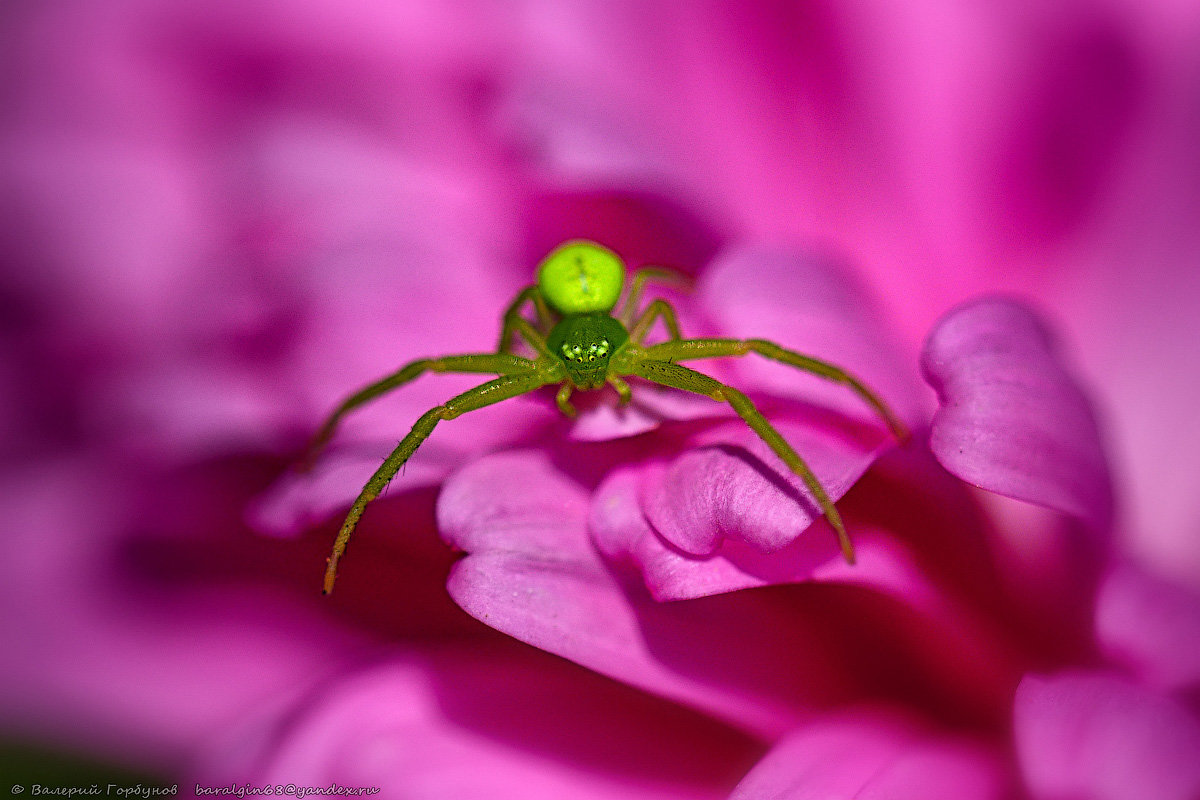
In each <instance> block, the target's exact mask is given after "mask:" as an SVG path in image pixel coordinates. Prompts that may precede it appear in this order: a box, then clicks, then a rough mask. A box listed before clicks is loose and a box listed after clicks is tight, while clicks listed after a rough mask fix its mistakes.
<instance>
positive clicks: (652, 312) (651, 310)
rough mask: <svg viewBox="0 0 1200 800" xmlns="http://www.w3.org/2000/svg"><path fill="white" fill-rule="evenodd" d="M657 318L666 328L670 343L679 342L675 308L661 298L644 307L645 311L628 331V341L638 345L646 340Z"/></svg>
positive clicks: (680, 335)
mask: <svg viewBox="0 0 1200 800" xmlns="http://www.w3.org/2000/svg"><path fill="white" fill-rule="evenodd" d="M659 317H662V321H663V324H664V325H666V326H667V334H668V335H669V336H670V341H672V342H677V341H679V340H680V339H681V337H682V334H680V332H679V319H678V318H677V317H676V316H675V308H674V307H673V306H672V305H671V304H670V303H668V302H667V301H666V300H663V299H661V298H660V299H657V300H655V301H654V302H652V303H651V304H650V305H648V306H646V310H645V311H643V312H642V315H641V316H640V317H638V318H637V321H635V322H634V323H633V327H632V328H630V329H629V341H631V342H633V343H634V344H636V345H640V344H641V343H642V341H643V340H644V339H645V338H646V334H648V333H650V328H651V327H653V326H654V321H655V320H656V319H658V318H659Z"/></svg>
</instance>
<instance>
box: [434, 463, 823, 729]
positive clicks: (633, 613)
mask: <svg viewBox="0 0 1200 800" xmlns="http://www.w3.org/2000/svg"><path fill="white" fill-rule="evenodd" d="M586 512H587V496H586V494H585V493H584V491H583V490H582V489H581V488H580V487H579V486H577V485H575V484H573V483H571V482H570V481H569V480H568V479H566V478H565V477H564V476H563V475H562V474H561V473H559V472H558V471H557V470H556V469H555V468H554V467H553V466H552V465H551V463H550V461H549V459H548V457H547V456H546V455H544V454H539V453H507V454H501V455H494V456H488V457H485V458H483V459H480V460H479V461H476V462H474V463H473V464H471V465H470V466H468V467H466V468H464V469H463V470H462V471H460V472H458V473H457V474H455V475H454V476H453V477H452V478H451V479H450V480H449V481H447V483H446V484H445V486H444V488H443V492H442V495H441V498H440V500H439V503H438V521H439V528H440V529H441V531H442V535H443V536H444V537H445V538H446V540H447V541H448V542H449V543H450V544H452V545H455V546H457V547H460V548H462V549H464V550H466V551H467V552H468V553H469V555H468V556H467V557H466V558H464V559H463V560H462V561H460V562H458V564H456V565H455V567H454V570H453V571H452V572H451V575H450V580H449V584H448V589H449V591H450V594H451V596H452V597H453V598H454V600H455V601H456V602H457V603H458V604H459V605H460V606H462V608H463V609H464V610H466V611H467V612H468V613H469V614H471V615H472V616H474V617H476V618H477V619H480V620H482V621H483V622H485V623H486V624H488V625H490V626H492V627H494V628H496V629H498V630H501V631H504V632H505V633H508V634H510V635H512V636H514V637H516V638H518V639H520V640H522V641H525V642H528V643H529V644H532V645H534V646H536V647H540V648H542V649H544V650H548V651H549V652H552V653H556V654H558V655H561V656H564V657H565V658H569V659H571V660H572V661H575V662H577V663H579V664H582V665H584V666H586V667H589V668H591V669H594V670H596V671H598V672H601V673H603V674H606V675H609V676H611V677H614V678H617V679H619V680H622V681H625V682H627V683H630V684H632V685H634V686H639V687H642V688H644V689H647V690H649V691H651V692H654V693H656V694H660V695H663V696H665V697H669V698H672V699H675V700H678V701H680V702H683V703H685V704H687V705H691V706H693V707H697V708H702V709H705V710H707V711H709V712H710V713H713V714H715V715H717V716H719V717H722V718H725V719H729V720H731V721H734V722H735V723H737V724H738V725H740V726H743V727H745V728H747V729H749V730H753V731H757V732H760V733H770V734H777V733H779V732H781V731H783V730H785V729H787V728H788V727H790V726H791V725H792V724H794V722H795V720H796V718H797V714H799V713H800V711H799V709H801V708H805V707H808V706H810V705H811V704H812V703H814V702H818V699H819V702H828V701H830V700H831V699H832V698H834V697H837V696H840V695H841V694H842V692H844V691H845V689H846V686H845V684H844V677H843V676H840V675H839V674H838V670H837V667H836V665H835V664H834V660H833V659H831V658H830V656H829V655H828V653H827V652H825V651H824V650H823V647H824V645H828V644H829V642H827V641H814V639H815V638H816V637H818V635H819V634H820V632H821V631H822V628H821V625H822V622H821V620H819V619H815V618H813V619H806V618H804V617H797V616H796V615H795V613H794V608H792V607H791V606H788V605H780V604H777V603H776V602H774V601H773V600H772V598H771V597H770V596H768V595H762V594H747V593H737V594H734V595H725V596H722V597H717V598H708V599H705V600H698V601H694V602H693V603H690V604H687V605H684V604H660V603H656V602H654V600H653V599H652V598H650V597H649V596H648V595H647V594H646V593H645V590H644V589H642V588H641V587H640V586H638V585H636V584H635V583H634V582H633V581H630V580H627V577H628V576H623V575H621V574H620V573H619V572H617V571H614V570H613V569H612V568H611V567H609V566H608V565H606V564H605V563H604V562H603V561H602V560H601V559H600V557H599V556H598V555H597V553H596V552H595V550H594V549H593V547H592V544H591V542H590V540H589V538H588V535H587V530H586V519H585V518H586ZM784 630H786V631H787V636H781V635H780V632H781V631H784Z"/></svg>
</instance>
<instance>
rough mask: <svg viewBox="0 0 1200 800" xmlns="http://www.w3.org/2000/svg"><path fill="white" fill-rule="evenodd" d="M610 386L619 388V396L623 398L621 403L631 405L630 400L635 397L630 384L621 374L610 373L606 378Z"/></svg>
mask: <svg viewBox="0 0 1200 800" xmlns="http://www.w3.org/2000/svg"><path fill="white" fill-rule="evenodd" d="M606 380H607V383H608V385H609V386H611V387H613V388H614V389H616V390H617V396H618V397H620V398H621V401H620V402H621V405H623V406H627V405H629V401H631V400H632V399H633V392H632V391H631V390H630V388H629V384H628V383H626V382H625V381H623V380H621V377H620V376H619V375H609V376H608V378H607V379H606Z"/></svg>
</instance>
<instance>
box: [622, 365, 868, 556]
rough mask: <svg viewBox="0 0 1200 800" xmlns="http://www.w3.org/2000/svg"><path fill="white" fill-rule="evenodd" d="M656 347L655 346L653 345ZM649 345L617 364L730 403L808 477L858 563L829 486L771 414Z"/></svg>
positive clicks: (841, 541) (789, 463)
mask: <svg viewBox="0 0 1200 800" xmlns="http://www.w3.org/2000/svg"><path fill="white" fill-rule="evenodd" d="M651 349H652V348H651ZM649 352H650V350H649V349H647V350H645V351H641V353H638V352H637V351H634V352H626V353H625V354H624V355H625V358H624V359H623V360H622V361H621V362H620V363H619V364H618V365H617V367H618V368H619V369H620V370H621V371H622V372H627V373H628V374H632V375H637V376H639V377H642V378H645V379H646V380H648V381H653V382H654V383H659V384H662V385H663V386H670V387H673V388H675V389H683V390H684V391H688V392H694V393H696V394H701V395H704V396H706V397H711V398H712V399H713V400H716V401H718V402H724V403H729V405H730V406H731V407H732V408H733V410H734V411H736V412H737V413H738V416H740V417H741V418H742V419H743V420H745V422H746V424H747V425H749V426H750V429H751V430H753V431H754V432H755V433H757V434H758V436H759V438H760V439H762V440H763V441H764V442H766V443H767V445H768V446H769V447H770V448H771V450H773V451H774V452H775V455H777V456H779V458H780V460H782V461H783V463H785V464H787V466H788V468H789V469H791V471H792V472H793V473H795V474H796V475H798V476H799V477H800V480H802V481H804V485H805V486H807V487H808V490H809V491H810V492H812V495H813V497H814V498H815V499H816V501H817V504H818V505H819V506H820V507H821V512H822V513H823V514H824V515H825V518H826V519H827V520H829V524H830V525H832V526H833V529H834V531H835V532H836V533H837V537H838V543H839V544H840V545H841V548H842V555H843V556H845V558H846V561H847V563H850V564H853V563H854V545H853V544H851V542H850V535H849V534H848V533H846V526H845V524H844V523H843V522H842V517H841V515H840V514H839V513H838V510H837V508H836V507H835V506H834V505H833V501H832V500H830V499H829V494H828V493H827V492H826V491H825V487H823V486H822V485H821V482H820V481H819V480H817V476H816V475H815V474H814V473H813V471H812V469H810V468H809V466H808V465H807V464H806V463H804V459H802V458H800V456H799V455H798V454H797V453H796V451H795V450H794V449H793V448H792V446H791V445H790V444H788V442H787V440H786V439H784V438H783V435H782V434H781V433H780V432H779V431H777V430H775V427H774V426H773V425H771V423H770V422H768V421H767V418H766V417H764V416H763V415H762V412H760V411H759V410H758V409H757V408H755V407H754V403H752V402H751V401H750V398H748V397H746V395H744V394H742V393H741V392H739V391H738V390H737V389H735V388H733V387H732V386H727V385H726V384H723V383H721V382H720V381H718V380H716V379H715V378H710V377H709V376H707V375H705V374H703V373H700V372H696V371H695V370H694V369H689V368H688V367H685V366H683V365H681V364H672V363H669V362H667V361H659V360H656V359H653V358H650V357H649V355H648V353H649Z"/></svg>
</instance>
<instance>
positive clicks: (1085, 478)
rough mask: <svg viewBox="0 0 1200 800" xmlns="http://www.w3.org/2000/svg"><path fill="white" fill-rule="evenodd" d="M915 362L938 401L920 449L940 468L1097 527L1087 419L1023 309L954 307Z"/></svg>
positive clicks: (1101, 489) (1100, 456) (1103, 475)
mask: <svg viewBox="0 0 1200 800" xmlns="http://www.w3.org/2000/svg"><path fill="white" fill-rule="evenodd" d="M921 366H922V368H923V370H924V372H925V377H926V379H927V380H928V381H929V383H930V384H931V385H932V386H933V388H934V389H935V390H937V393H938V398H939V400H940V402H941V408H940V409H939V410H938V412H937V414H936V415H935V416H934V420H933V427H932V431H931V437H930V447H931V448H932V450H933V453H934V455H935V456H937V459H938V460H939V461H940V462H941V463H942V465H943V466H945V467H946V469H948V470H950V472H952V473H954V474H955V475H957V476H958V477H960V478H962V479H963V480H965V481H967V482H968V483H972V484H975V485H976V486H979V487H981V488H984V489H988V490H989V491H993V492H997V493H999V494H1003V495H1007V496H1009V497H1014V498H1016V499H1018V500H1024V501H1027V502H1031V503H1037V504H1039V505H1043V506H1047V507H1049V508H1053V509H1056V510H1058V511H1062V512H1066V513H1068V514H1072V515H1074V516H1076V517H1079V518H1082V519H1084V520H1087V521H1088V522H1089V523H1090V524H1091V525H1092V526H1093V527H1094V528H1095V529H1097V530H1101V531H1107V529H1108V527H1109V525H1110V522H1111V517H1112V488H1111V483H1110V479H1109V473H1108V465H1107V461H1106V459H1105V456H1104V451H1103V448H1102V447H1101V442H1100V434H1099V431H1098V429H1097V425H1096V420H1095V417H1094V416H1093V413H1092V409H1091V406H1090V405H1089V404H1088V401H1087V399H1086V397H1085V396H1084V393H1083V391H1082V390H1081V389H1080V387H1079V385H1078V384H1077V383H1076V382H1075V381H1074V379H1073V378H1072V377H1071V375H1070V374H1069V373H1068V372H1067V370H1066V368H1065V367H1064V365H1063V364H1062V361H1061V360H1060V359H1059V357H1058V355H1057V354H1056V353H1055V351H1054V348H1053V346H1052V343H1051V341H1050V338H1049V335H1048V334H1047V332H1046V330H1045V328H1044V327H1043V326H1042V324H1041V323H1040V322H1039V320H1038V319H1037V318H1036V317H1035V316H1034V314H1033V313H1032V312H1031V311H1030V310H1029V309H1028V308H1026V307H1025V306H1023V305H1021V304H1019V303H1017V302H1015V301H1012V300H1006V299H997V298H989V299H983V300H977V301H974V302H971V303H968V304H966V305H963V306H960V307H959V308H957V309H955V310H954V311H952V312H950V314H948V315H947V316H946V317H944V318H943V319H942V320H941V321H940V322H939V323H938V324H937V325H936V326H935V327H934V329H933V332H932V333H931V334H930V335H929V339H928V340H927V341H926V343H925V351H924V353H923V355H922V359H921Z"/></svg>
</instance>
